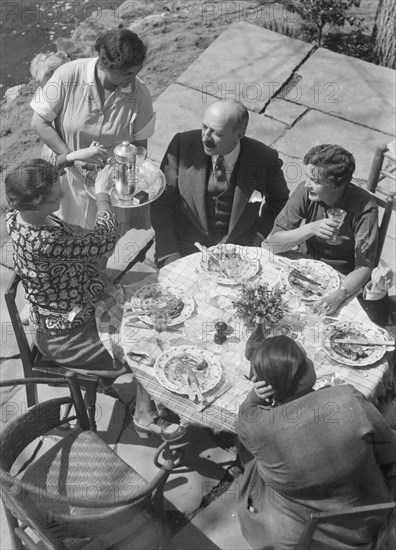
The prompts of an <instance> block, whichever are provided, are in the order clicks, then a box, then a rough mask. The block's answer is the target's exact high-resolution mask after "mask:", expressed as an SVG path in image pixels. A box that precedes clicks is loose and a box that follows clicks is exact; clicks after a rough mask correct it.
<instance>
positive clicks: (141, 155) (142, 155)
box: [136, 146, 147, 168]
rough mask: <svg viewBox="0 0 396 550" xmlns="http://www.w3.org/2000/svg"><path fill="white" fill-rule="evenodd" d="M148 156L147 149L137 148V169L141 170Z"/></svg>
mask: <svg viewBox="0 0 396 550" xmlns="http://www.w3.org/2000/svg"><path fill="white" fill-rule="evenodd" d="M146 156H147V149H146V147H140V146H139V147H136V168H140V166H141V165H142V164H143V162H144V161H145V159H146Z"/></svg>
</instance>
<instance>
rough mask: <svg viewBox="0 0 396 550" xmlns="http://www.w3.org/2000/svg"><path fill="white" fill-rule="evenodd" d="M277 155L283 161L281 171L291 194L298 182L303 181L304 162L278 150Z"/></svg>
mask: <svg viewBox="0 0 396 550" xmlns="http://www.w3.org/2000/svg"><path fill="white" fill-rule="evenodd" d="M275 148H276V149H277V147H275ZM279 157H280V159H281V160H282V162H283V166H282V171H283V174H284V176H285V180H286V183H287V186H288V188H289V189H290V194H291V193H293V191H294V190H295V188H296V187H297V186H298V185H299V184H300V183H302V182H303V181H305V169H304V163H303V161H302V159H300V158H294V157H290V156H289V155H285V153H283V152H280V151H279Z"/></svg>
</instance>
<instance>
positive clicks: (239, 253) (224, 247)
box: [200, 243, 260, 286]
mask: <svg viewBox="0 0 396 550" xmlns="http://www.w3.org/2000/svg"><path fill="white" fill-rule="evenodd" d="M208 250H209V252H211V253H212V254H214V255H215V256H216V258H217V259H218V260H219V262H220V268H221V269H222V271H224V273H227V272H226V255H228V254H229V255H230V254H235V256H236V257H237V261H239V262H240V263H241V273H240V275H239V276H238V277H236V278H230V277H226V276H224V275H223V274H222V273H221V272H220V271H219V270H218V269H216V267H215V266H214V265H213V263H212V262H211V261H210V258H209V257H208V256H206V257H205V255H204V254H203V255H202V258H201V263H200V266H201V269H202V271H203V272H204V273H207V274H208V275H209V276H210V277H213V278H214V279H216V281H217V282H218V283H219V284H221V285H228V286H231V285H239V284H241V283H243V282H245V281H247V280H248V279H250V278H251V277H254V276H255V275H256V274H257V273H258V270H259V269H260V262H259V260H257V259H256V260H251V259H250V258H248V257H244V256H243V249H242V248H241V247H239V246H237V245H234V244H230V243H222V244H217V245H215V246H211V247H210V248H208Z"/></svg>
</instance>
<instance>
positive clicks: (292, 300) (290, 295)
mask: <svg viewBox="0 0 396 550" xmlns="http://www.w3.org/2000/svg"><path fill="white" fill-rule="evenodd" d="M301 299H302V296H301V294H295V293H294V292H291V291H290V290H288V291H287V292H286V293H285V296H284V301H285V303H286V305H287V309H288V310H289V311H290V312H291V313H298V312H299V311H300V307H301Z"/></svg>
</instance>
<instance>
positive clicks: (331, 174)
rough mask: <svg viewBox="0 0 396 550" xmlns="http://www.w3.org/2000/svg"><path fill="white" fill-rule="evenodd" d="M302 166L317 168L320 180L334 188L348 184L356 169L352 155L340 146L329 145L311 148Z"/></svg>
mask: <svg viewBox="0 0 396 550" xmlns="http://www.w3.org/2000/svg"><path fill="white" fill-rule="evenodd" d="M304 164H312V165H313V166H317V167H318V169H319V177H320V179H323V180H325V181H326V182H330V183H332V184H333V186H334V187H343V186H344V185H347V184H348V183H350V182H351V180H352V175H353V173H354V171H355V168H356V164H355V159H354V157H353V155H352V153H350V152H349V151H347V150H346V149H344V148H343V147H341V146H340V145H329V144H324V145H317V146H316V147H312V149H310V150H309V151H308V153H307V154H306V155H305V157H304Z"/></svg>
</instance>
